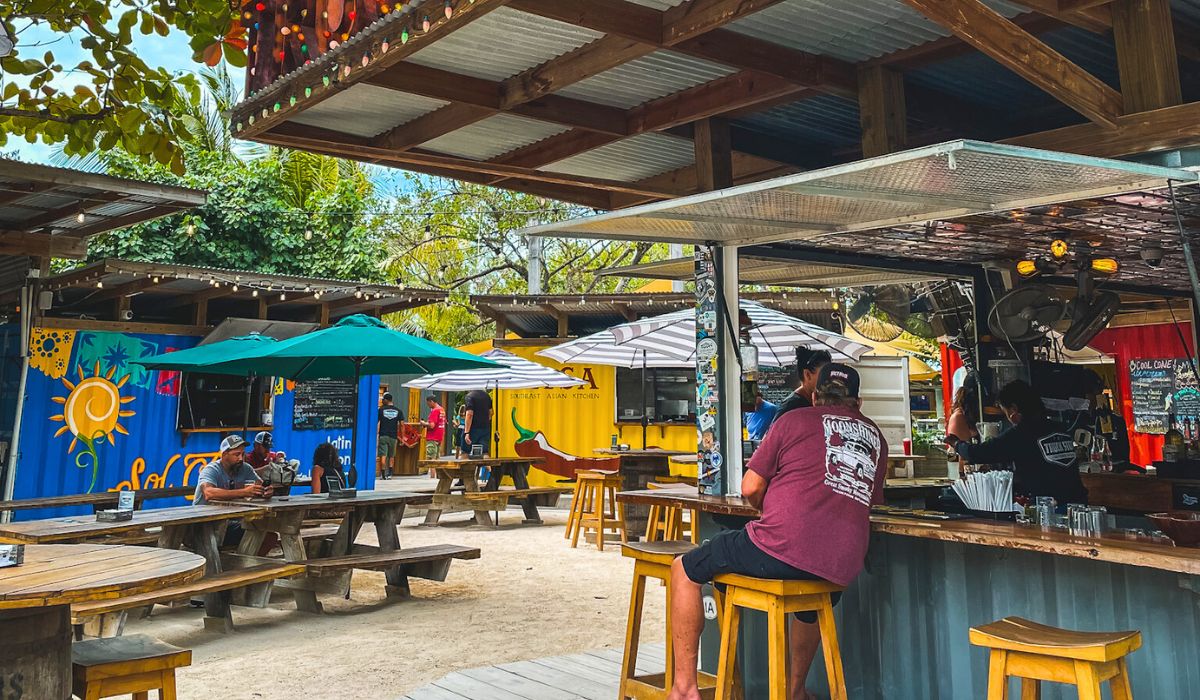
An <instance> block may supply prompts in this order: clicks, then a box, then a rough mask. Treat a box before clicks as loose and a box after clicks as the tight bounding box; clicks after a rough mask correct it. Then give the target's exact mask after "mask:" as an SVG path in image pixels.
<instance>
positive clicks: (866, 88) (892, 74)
mask: <svg viewBox="0 0 1200 700" xmlns="http://www.w3.org/2000/svg"><path fill="white" fill-rule="evenodd" d="M858 108H859V121H860V123H861V125H862V150H863V157H864V158H872V157H874V156H882V155H887V154H888V153H895V152H896V151H902V150H904V148H905V146H906V145H907V143H908V114H907V111H906V109H905V102H904V76H903V75H901V74H900V73H899V72H898V71H895V70H892V69H891V68H888V67H886V66H880V65H870V66H864V67H862V68H860V69H859V71H858Z"/></svg>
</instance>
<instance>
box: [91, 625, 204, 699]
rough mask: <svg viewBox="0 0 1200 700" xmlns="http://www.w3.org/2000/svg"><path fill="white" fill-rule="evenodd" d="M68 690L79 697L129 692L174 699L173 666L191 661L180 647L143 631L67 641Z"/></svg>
mask: <svg viewBox="0 0 1200 700" xmlns="http://www.w3.org/2000/svg"><path fill="white" fill-rule="evenodd" d="M71 657H72V664H71V667H72V668H71V670H72V692H73V693H74V694H75V695H78V696H79V697H80V698H82V699H83V700H98V699H99V698H108V697H112V696H114V695H125V694H126V693H132V694H133V697H134V698H135V700H145V699H146V698H148V697H149V691H151V690H157V691H158V697H159V698H160V700H175V669H177V668H180V667H183V666H189V665H191V663H192V652H191V650H190V649H181V648H179V647H176V646H172V645H170V644H167V643H166V642H161V641H159V640H157V639H155V638H153V637H149V636H146V635H144V634H132V635H128V636H125V637H109V638H106V639H88V640H85V641H82V642H75V643H74V644H72V645H71Z"/></svg>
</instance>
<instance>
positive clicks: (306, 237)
mask: <svg viewBox="0 0 1200 700" xmlns="http://www.w3.org/2000/svg"><path fill="white" fill-rule="evenodd" d="M304 240H306V241H311V240H312V229H307V230H305V232H304Z"/></svg>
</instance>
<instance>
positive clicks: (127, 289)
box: [87, 277, 157, 304]
mask: <svg viewBox="0 0 1200 700" xmlns="http://www.w3.org/2000/svg"><path fill="white" fill-rule="evenodd" d="M155 284H157V282H155V281H154V279H153V278H151V277H143V278H141V279H136V280H133V281H132V282H126V283H125V284H121V285H117V286H116V287H113V288H111V289H105V290H103V291H100V292H97V293H95V294H93V295H91V296H90V297H88V298H87V303H89V304H92V303H95V302H100V301H107V300H109V299H116V298H118V297H128V296H132V295H134V294H139V293H141V292H143V291H145V290H147V289H149V288H150V287H153V286H154V285H155Z"/></svg>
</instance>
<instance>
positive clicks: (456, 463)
mask: <svg viewBox="0 0 1200 700" xmlns="http://www.w3.org/2000/svg"><path fill="white" fill-rule="evenodd" d="M545 461H546V459H545V458H544V457H438V458H437V459H423V460H421V461H420V462H418V465H419V466H420V467H421V468H422V469H430V468H433V469H456V468H460V467H472V466H474V467H495V466H504V465H508V464H515V465H522V464H541V463H542V462H545Z"/></svg>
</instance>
